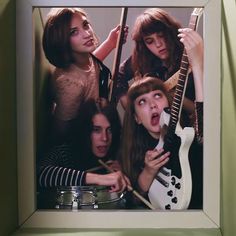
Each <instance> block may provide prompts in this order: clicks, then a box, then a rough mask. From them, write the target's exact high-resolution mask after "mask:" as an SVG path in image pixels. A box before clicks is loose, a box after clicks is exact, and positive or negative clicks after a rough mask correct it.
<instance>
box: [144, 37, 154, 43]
mask: <svg viewBox="0 0 236 236" xmlns="http://www.w3.org/2000/svg"><path fill="white" fill-rule="evenodd" d="M144 42H145V44H152V43H153V39H152V38H146V39H144Z"/></svg>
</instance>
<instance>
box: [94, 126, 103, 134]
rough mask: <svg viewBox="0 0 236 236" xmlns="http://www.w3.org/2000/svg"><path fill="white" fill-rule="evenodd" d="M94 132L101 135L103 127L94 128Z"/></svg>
mask: <svg viewBox="0 0 236 236" xmlns="http://www.w3.org/2000/svg"><path fill="white" fill-rule="evenodd" d="M92 132H94V133H100V132H101V127H99V126H93V130H92Z"/></svg>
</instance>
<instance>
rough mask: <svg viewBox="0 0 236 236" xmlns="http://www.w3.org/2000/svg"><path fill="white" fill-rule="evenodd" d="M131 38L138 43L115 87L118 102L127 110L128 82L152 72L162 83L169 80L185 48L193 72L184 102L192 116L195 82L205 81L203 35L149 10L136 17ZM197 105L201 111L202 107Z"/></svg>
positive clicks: (121, 69)
mask: <svg viewBox="0 0 236 236" xmlns="http://www.w3.org/2000/svg"><path fill="white" fill-rule="evenodd" d="M132 39H133V40H134V43H135V46H134V49H133V53H132V55H131V57H129V58H128V59H127V60H125V61H124V62H123V63H122V64H121V65H120V69H119V75H118V78H117V86H116V88H114V90H115V92H114V96H115V98H114V99H115V100H116V102H118V101H119V100H120V101H121V104H122V105H123V107H124V108H125V107H126V103H127V97H126V93H127V90H128V88H129V83H130V81H131V80H132V79H133V78H134V77H135V76H136V75H140V76H144V75H145V74H146V73H149V74H153V75H155V76H156V77H158V78H160V79H161V80H162V81H166V80H168V78H170V77H171V76H172V75H173V74H174V73H176V72H177V71H178V70H179V69H180V63H181V58H182V54H183V50H184V47H185V49H186V52H187V55H188V59H189V63H190V67H191V71H192V72H191V73H190V74H189V76H188V84H187V88H186V92H185V98H187V99H185V100H184V107H183V108H184V110H186V111H187V112H188V113H190V114H192V113H193V111H194V104H193V101H195V99H196V96H195V93H196V91H195V86H194V83H195V82H196V83H198V84H202V80H203V40H202V38H201V36H200V35H199V34H198V33H197V32H196V31H194V30H192V29H189V28H181V25H180V23H178V22H177V20H176V19H174V18H173V17H172V16H171V15H170V14H168V13H167V12H166V11H164V10H163V9H160V8H150V9H146V10H145V11H144V12H143V13H142V14H141V15H139V16H138V17H137V18H136V21H135V24H134V28H133V30H132ZM194 80H196V81H195V82H194ZM202 90H203V89H202ZM195 106H198V107H197V109H202V104H195Z"/></svg>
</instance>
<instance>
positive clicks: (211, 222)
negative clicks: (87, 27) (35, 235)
mask: <svg viewBox="0 0 236 236" xmlns="http://www.w3.org/2000/svg"><path fill="white" fill-rule="evenodd" d="M78 4H79V6H81V7H86V6H95V7H97V6H98V2H97V0H91V1H89V3H88V2H87V1H85V0H80V1H78V0H55V1H51V2H50V4H49V2H48V0H18V1H17V11H16V12H17V18H16V20H17V22H16V24H17V148H18V150H17V153H18V188H19V191H18V199H19V216H18V217H19V226H21V227H23V228H90V229H91V228H219V227H220V154H221V148H220V147H221V142H220V136H221V135H220V131H221V92H220V91H221V89H220V87H221V62H220V51H221V49H220V46H221V28H220V27H221V3H220V0H183V1H181V2H179V1H178V0H145V1H143V0H137V1H136V2H135V4H134V2H133V1H132V0H126V1H124V2H123V1H122V0H116V1H113V2H111V1H110V0H100V1H99V7H102V6H109V7H113V6H114V7H116V6H121V7H122V6H134V7H138V6H141V7H146V6H153V7H154V6H158V7H204V32H203V33H204V47H205V51H204V53H205V61H204V65H205V66H204V68H205V69H204V77H205V78H206V79H205V80H204V88H205V91H207V93H206V92H205V102H204V140H205V141H204V142H205V145H204V205H203V210H202V211H190V210H188V211H180V212H173V211H170V212H164V211H163V212H156V211H121V210H114V211H106V212H105V211H102V212H101V211H100V210H99V211H87V212H86V211H83V212H79V213H78V212H68V211H67V212H63V213H62V212H58V211H40V210H36V204H35V202H36V201H35V192H36V191H35V189H36V184H35V143H34V139H35V135H34V132H35V127H34V125H35V123H34V116H35V114H34V110H35V109H34V81H33V60H34V55H33V52H34V45H33V40H32V37H33V36H32V29H33V22H32V10H33V8H34V7H54V6H55V7H56V6H78ZM209 32H210V33H209ZM213 44H214V45H213ZM212 58H214V61H213V60H212ZM206 157H207V158H206ZM207 173H209V174H207ZM111 214H112V216H111ZM65 219H67V220H66V221H65ZM131 219H132V220H131ZM170 222H171V223H170Z"/></svg>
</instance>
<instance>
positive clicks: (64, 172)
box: [38, 145, 86, 187]
mask: <svg viewBox="0 0 236 236" xmlns="http://www.w3.org/2000/svg"><path fill="white" fill-rule="evenodd" d="M85 177H86V175H85V173H84V171H80V170H76V169H73V159H72V156H71V154H70V152H69V148H68V146H66V145H61V146H57V147H56V148H54V149H53V150H52V151H51V152H50V153H48V154H47V155H46V157H45V158H44V159H43V161H41V163H40V164H39V166H38V184H39V186H40V187H55V186H83V185H85Z"/></svg>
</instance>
